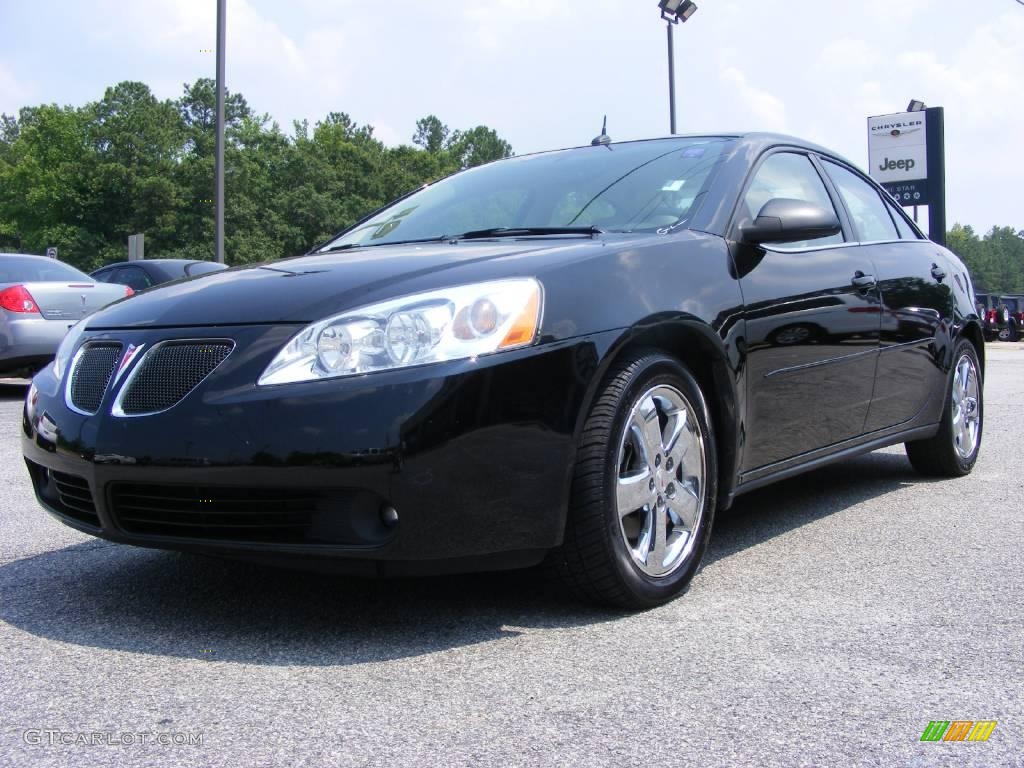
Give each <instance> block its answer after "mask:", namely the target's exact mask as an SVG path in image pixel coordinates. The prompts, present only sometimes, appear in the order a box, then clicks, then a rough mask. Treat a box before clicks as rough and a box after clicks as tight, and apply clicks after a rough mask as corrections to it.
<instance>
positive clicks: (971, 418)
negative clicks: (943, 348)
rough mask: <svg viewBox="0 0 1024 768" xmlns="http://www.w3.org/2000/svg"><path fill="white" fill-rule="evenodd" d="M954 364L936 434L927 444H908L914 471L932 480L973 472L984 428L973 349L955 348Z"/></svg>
mask: <svg viewBox="0 0 1024 768" xmlns="http://www.w3.org/2000/svg"><path fill="white" fill-rule="evenodd" d="M953 359H954V361H955V364H954V365H953V369H952V370H951V371H950V372H949V377H950V381H949V387H948V393H949V396H948V397H947V398H946V407H945V408H944V409H943V411H942V423H941V425H940V426H939V431H938V433H937V434H936V435H935V436H934V437H931V438H928V439H927V440H915V441H914V442H911V443H907V444H906V449H907V457H908V458H909V459H910V463H911V464H913V465H914V469H916V470H917V471H918V472H920V473H921V474H923V475H929V476H932V477H963V476H964V475H967V474H970V472H971V470H972V469H974V463H975V462H976V461H977V460H978V450H979V449H980V448H981V433H982V427H983V425H984V415H985V408H984V388H983V386H982V385H983V382H982V380H981V365H980V363H979V362H978V353H977V351H976V350H975V349H974V345H973V344H971V342H969V341H967V340H966V339H964V340H961V341H960V343H959V344H957V347H956V351H955V353H954V355H953Z"/></svg>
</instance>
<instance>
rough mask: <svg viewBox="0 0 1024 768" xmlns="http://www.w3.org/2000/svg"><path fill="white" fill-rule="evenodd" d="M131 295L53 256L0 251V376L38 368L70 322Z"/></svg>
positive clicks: (48, 357)
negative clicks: (50, 257) (52, 257)
mask: <svg viewBox="0 0 1024 768" xmlns="http://www.w3.org/2000/svg"><path fill="white" fill-rule="evenodd" d="M132 293H133V291H132V289H131V288H128V287H127V286H122V285H104V284H103V283H98V282H96V281H95V280H93V279H92V278H91V277H89V276H88V275H86V274H85V273H84V272H79V271H78V270H77V269H75V268H74V267H70V266H68V265H67V264H63V263H61V262H59V261H57V260H55V259H49V258H46V257H45V256H29V255H26V254H21V253H0V374H4V375H7V376H10V375H20V374H31V373H34V372H35V371H38V370H39V369H40V368H42V367H43V366H44V365H46V364H47V363H48V362H50V361H51V360H52V359H53V356H54V355H55V354H56V352H57V347H58V346H59V345H60V342H61V340H62V339H63V338H64V335H65V334H66V333H67V332H68V329H69V328H71V326H73V325H74V324H75V323H77V322H78V321H79V320H81V319H82V318H83V317H85V316H86V315H88V314H91V313H92V312H95V311H96V310H97V309H100V308H101V307H105V306H106V305H107V304H110V303H111V302H113V301H117V300H118V299H123V298H124V297H125V296H131V295H132Z"/></svg>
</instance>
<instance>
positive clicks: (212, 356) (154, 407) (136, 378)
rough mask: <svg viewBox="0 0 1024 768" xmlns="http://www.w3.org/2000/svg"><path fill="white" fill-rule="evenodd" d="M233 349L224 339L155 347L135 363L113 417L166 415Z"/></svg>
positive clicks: (182, 342) (232, 343)
mask: <svg viewBox="0 0 1024 768" xmlns="http://www.w3.org/2000/svg"><path fill="white" fill-rule="evenodd" d="M234 346H235V345H234V342H232V341H228V340H224V339H219V340H211V341H196V340H188V341H166V342H163V343H161V344H158V345H157V346H155V347H154V348H153V349H151V350H150V351H149V352H148V353H147V354H146V355H145V356H144V357H143V358H142V360H140V361H139V364H138V368H137V369H136V370H135V371H134V372H133V374H132V375H131V376H130V377H129V379H128V380H127V382H126V383H125V385H124V391H123V392H122V393H121V395H120V396H119V397H118V402H117V406H116V407H115V414H117V415H123V416H141V415H144V414H148V413H159V412H160V411H166V410H167V409H168V408H171V407H172V406H174V405H176V404H177V403H179V402H181V400H182V399H183V398H184V397H185V396H186V395H188V393H189V392H191V391H192V390H193V389H195V388H196V387H197V386H199V384H200V383H201V382H202V381H203V379H205V378H206V377H207V376H209V375H210V374H211V373H213V371H214V369H215V368H216V367H217V366H218V365H220V364H221V363H223V362H224V360H225V358H227V356H228V355H229V354H231V350H232V349H234Z"/></svg>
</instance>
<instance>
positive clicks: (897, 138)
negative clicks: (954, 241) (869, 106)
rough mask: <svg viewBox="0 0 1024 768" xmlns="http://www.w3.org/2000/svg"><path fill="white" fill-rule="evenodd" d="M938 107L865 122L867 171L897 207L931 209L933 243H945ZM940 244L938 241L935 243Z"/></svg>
mask: <svg viewBox="0 0 1024 768" xmlns="http://www.w3.org/2000/svg"><path fill="white" fill-rule="evenodd" d="M943 123H944V112H943V110H942V108H941V107H934V108H931V109H924V110H921V111H919V112H900V113H898V114H895V115H881V116H879V117H869V118H868V171H869V172H870V173H871V177H872V178H873V179H874V180H875V181H877V182H878V183H879V184H881V185H882V186H883V187H885V188H886V190H888V192H889V194H890V195H892V196H893V197H894V198H895V199H896V201H897V202H898V203H900V205H927V206H929V229H932V226H931V224H932V223H934V224H937V225H938V227H941V229H938V228H936V229H935V231H934V232H933V233H932V239H933V240H936V242H940V243H941V242H943V241H944V239H945V214H946V210H945V208H946V173H945V152H946V150H945V146H944V145H945V140H944V131H945V128H944V125H943ZM940 237H941V238H942V239H938V238H940Z"/></svg>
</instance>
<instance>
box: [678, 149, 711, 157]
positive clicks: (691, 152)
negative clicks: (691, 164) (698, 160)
mask: <svg viewBox="0 0 1024 768" xmlns="http://www.w3.org/2000/svg"><path fill="white" fill-rule="evenodd" d="M705 151H706V150H705V148H704V147H687V148H686V149H684V150H683V157H704V152H705Z"/></svg>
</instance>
